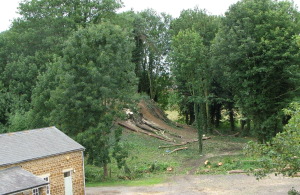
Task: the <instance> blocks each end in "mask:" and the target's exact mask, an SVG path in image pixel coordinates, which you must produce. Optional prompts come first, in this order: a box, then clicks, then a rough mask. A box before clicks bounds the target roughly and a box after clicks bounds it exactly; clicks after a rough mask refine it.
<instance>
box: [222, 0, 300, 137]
mask: <svg viewBox="0 0 300 195" xmlns="http://www.w3.org/2000/svg"><path fill="white" fill-rule="evenodd" d="M298 24H299V13H298V12H297V10H296V9H295V8H294V7H293V4H292V3H290V2H286V1H284V2H277V1H272V0H243V1H240V2H238V3H236V4H234V5H232V6H231V7H230V9H229V11H228V12H227V13H226V17H225V18H224V19H223V20H222V27H221V30H220V34H219V38H218V40H217V41H218V42H219V43H217V45H218V50H219V54H218V55H217V56H218V58H219V62H221V63H222V65H223V66H226V68H225V69H226V70H227V72H226V73H225V74H224V75H226V76H228V77H230V82H231V84H230V85H231V89H234V95H235V99H236V101H237V104H238V106H239V108H240V109H241V110H242V112H243V113H244V114H245V115H247V116H249V117H250V118H251V119H252V120H253V123H254V128H255V130H256V133H257V134H258V138H259V140H260V142H266V141H267V140H270V138H271V137H273V136H274V135H276V133H278V132H280V131H281V130H282V117H281V116H282V114H281V110H282V108H284V107H286V106H287V105H288V103H289V102H290V101H291V100H292V98H293V97H294V93H293V92H295V91H296V85H297V84H296V82H294V81H295V80H296V79H294V78H295V76H296V74H295V73H294V71H292V69H294V67H296V66H297V63H299V62H298V47H297V45H296V41H295V35H297V34H299V30H300V29H299V25H298Z"/></svg>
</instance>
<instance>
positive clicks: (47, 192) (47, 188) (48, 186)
mask: <svg viewBox="0 0 300 195" xmlns="http://www.w3.org/2000/svg"><path fill="white" fill-rule="evenodd" d="M43 180H45V181H48V182H49V181H50V180H49V176H46V177H43ZM46 195H50V184H48V185H47V186H46Z"/></svg>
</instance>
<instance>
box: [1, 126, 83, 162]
mask: <svg viewBox="0 0 300 195" xmlns="http://www.w3.org/2000/svg"><path fill="white" fill-rule="evenodd" d="M0 144H1V147H0V166H4V165H10V164H16V163H20V162H24V161H30V160H34V159H40V158H45V157H49V156H54V155H59V154H64V153H67V152H73V151H80V150H84V147H83V146H82V145H80V144H79V143H77V142H75V141H74V140H73V139H71V138H70V137H68V136H67V135H66V134H64V133H63V132H61V131H60V130H58V129H57V128H56V127H47V128H42V129H34V130H27V131H20V132H14V133H6V134H0Z"/></svg>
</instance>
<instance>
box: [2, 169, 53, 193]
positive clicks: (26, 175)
mask: <svg viewBox="0 0 300 195" xmlns="http://www.w3.org/2000/svg"><path fill="white" fill-rule="evenodd" d="M48 183H49V182H47V181H45V180H43V179H42V178H39V177H37V176H35V175H33V174H32V173H30V172H28V171H25V170H24V169H22V168H21V167H12V168H8V169H4V170H1V171H0V194H1V195H6V194H11V193H16V192H21V191H24V190H28V189H33V188H36V187H41V186H45V185H47V184H48Z"/></svg>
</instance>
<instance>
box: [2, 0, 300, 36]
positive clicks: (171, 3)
mask: <svg viewBox="0 0 300 195" xmlns="http://www.w3.org/2000/svg"><path fill="white" fill-rule="evenodd" d="M49 1H51V0H49ZM122 1H123V2H124V5H125V8H122V9H121V11H126V10H130V9H131V8H132V9H133V10H135V11H141V10H145V9H147V8H153V9H154V10H156V11H157V12H165V13H168V14H171V15H172V16H173V17H178V16H179V14H180V11H182V10H184V9H189V8H194V7H195V6H198V7H199V8H200V9H206V10H207V11H208V12H209V13H211V14H214V15H222V14H224V13H225V11H226V10H227V9H228V8H229V6H230V5H232V4H234V3H236V2H238V0H122ZM19 2H21V0H0V32H2V31H4V30H7V29H9V27H10V24H11V21H12V20H13V18H16V17H17V16H18V15H17V14H16V12H17V7H18V4H19ZM294 2H295V4H297V5H300V0H294Z"/></svg>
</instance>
